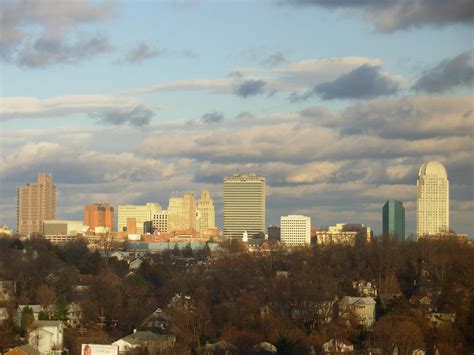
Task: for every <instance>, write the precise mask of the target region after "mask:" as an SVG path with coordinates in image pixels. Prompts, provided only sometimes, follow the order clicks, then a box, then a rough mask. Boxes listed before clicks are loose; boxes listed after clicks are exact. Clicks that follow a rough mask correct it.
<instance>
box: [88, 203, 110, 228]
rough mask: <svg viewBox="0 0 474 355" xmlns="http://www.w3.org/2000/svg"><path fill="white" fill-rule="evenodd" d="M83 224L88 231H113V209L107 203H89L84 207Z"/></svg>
mask: <svg viewBox="0 0 474 355" xmlns="http://www.w3.org/2000/svg"><path fill="white" fill-rule="evenodd" d="M84 224H85V225H86V226H89V228H90V229H92V230H95V229H96V228H101V227H102V228H104V229H105V230H108V231H109V232H112V231H113V230H114V208H113V207H112V206H109V204H107V203H91V204H89V205H86V206H85V207H84Z"/></svg>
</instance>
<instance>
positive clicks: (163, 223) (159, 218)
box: [153, 210, 168, 233]
mask: <svg viewBox="0 0 474 355" xmlns="http://www.w3.org/2000/svg"><path fill="white" fill-rule="evenodd" d="M153 228H154V229H158V230H159V231H160V232H162V233H166V232H168V210H163V211H161V212H160V213H156V214H155V215H153Z"/></svg>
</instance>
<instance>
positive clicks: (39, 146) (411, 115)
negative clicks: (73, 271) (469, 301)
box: [0, 0, 474, 236]
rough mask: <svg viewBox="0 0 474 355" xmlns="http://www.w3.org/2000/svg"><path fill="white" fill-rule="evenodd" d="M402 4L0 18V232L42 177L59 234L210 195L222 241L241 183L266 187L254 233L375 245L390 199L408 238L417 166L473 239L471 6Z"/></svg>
mask: <svg viewBox="0 0 474 355" xmlns="http://www.w3.org/2000/svg"><path fill="white" fill-rule="evenodd" d="M415 3H417V4H418V3H419V4H418V5H419V6H418V7H416V6H415V5H413V6H414V7H413V8H410V6H411V5H410V4H409V2H401V1H393V2H385V3H384V4H383V5H380V6H375V5H373V2H370V1H368V2H363V3H362V4H361V5H360V6H355V5H351V3H350V2H345V1H337V2H334V4H330V5H328V4H326V3H324V2H322V1H318V0H315V1H262V2H258V3H252V2H243V1H242V2H231V3H217V2H209V1H174V2H153V1H151V2H131V1H117V2H101V1H93V2H92V1H91V2H89V1H75V2H67V1H66V2H58V4H61V6H57V7H55V12H54V13H53V12H51V11H47V8H48V4H47V2H42V1H24V2H14V1H12V2H7V3H6V4H2V5H1V10H2V13H5V16H7V17H8V18H11V19H12V21H9V22H8V23H2V32H3V33H5V34H8V36H3V37H2V39H1V41H0V60H1V61H2V62H1V65H2V79H1V89H2V92H1V96H2V98H1V105H0V138H1V143H0V152H1V153H0V154H1V160H0V196H1V202H0V224H7V225H8V226H9V227H10V228H12V229H14V228H15V224H16V223H15V220H16V188H17V187H18V186H21V185H23V184H26V183H27V182H29V181H33V180H34V179H35V178H36V175H37V173H38V172H40V171H48V172H50V173H51V174H53V176H54V179H55V184H56V186H57V188H58V198H57V200H58V203H57V217H58V218H63V219H68V220H69V219H76V220H77V219H82V214H83V208H84V206H85V205H87V204H89V203H96V202H100V201H105V202H107V203H109V204H110V205H112V206H114V207H117V206H118V205H122V204H132V205H142V204H144V203H146V202H149V201H154V202H157V203H160V204H161V205H162V206H165V205H166V204H167V201H168V198H169V197H170V196H172V195H173V194H174V193H178V194H184V193H185V192H187V191H195V192H197V191H202V190H203V189H208V190H209V191H210V193H211V195H212V196H213V200H214V205H215V210H216V223H217V224H218V226H219V227H221V228H222V225H221V224H222V211H223V205H222V201H223V187H222V178H223V177H224V176H228V175H231V174H232V173H234V172H235V171H236V170H239V171H242V172H256V173H258V174H260V175H262V176H265V178H266V188H267V189H266V190H267V191H266V192H267V205H266V210H267V215H266V225H267V226H268V225H270V224H278V222H279V218H280V216H282V215H288V214H301V215H305V216H311V219H312V221H313V224H315V225H321V224H324V225H334V224H336V223H344V222H347V223H351V222H352V223H363V224H365V225H368V226H371V227H372V228H373V230H374V232H375V233H376V234H380V233H381V232H382V219H381V213H380V210H381V208H382V206H383V204H384V203H385V201H386V200H387V199H396V200H399V201H402V202H403V204H404V206H405V208H406V235H407V236H408V235H409V234H411V233H415V232H416V223H415V218H416V179H417V174H418V169H419V166H420V165H421V164H422V163H424V162H428V161H431V160H437V161H440V162H441V163H442V164H444V166H445V167H446V169H447V171H448V174H449V180H450V200H451V204H450V223H449V225H450V227H451V228H452V229H454V230H455V231H456V232H459V233H468V234H469V235H470V236H472V235H474V222H473V221H472V214H473V211H474V201H473V200H474V189H473V182H472V181H473V180H474V179H473V176H474V168H473V163H472V162H473V151H474V144H473V134H472V132H473V126H472V117H473V116H472V112H473V111H472V109H473V106H472V101H473V97H472V80H473V77H474V67H473V63H472V62H473V52H472V16H470V15H469V14H471V12H470V7H469V4H468V3H466V2H465V1H461V0H456V1H454V2H450V5H449V8H451V7H452V8H456V11H449V9H447V8H445V7H443V5H441V2H429V1H414V2H413V4H415ZM401 4H404V6H402V5H401ZM402 9H403V11H402ZM463 14H464V15H463ZM239 16H240V17H239ZM239 18H240V20H239ZM336 24H337V25H336ZM328 28H330V29H331V30H330V31H328ZM349 39H350V40H349ZM45 83H47V85H45Z"/></svg>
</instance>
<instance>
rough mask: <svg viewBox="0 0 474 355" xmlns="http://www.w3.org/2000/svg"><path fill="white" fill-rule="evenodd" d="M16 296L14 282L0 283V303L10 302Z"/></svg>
mask: <svg viewBox="0 0 474 355" xmlns="http://www.w3.org/2000/svg"><path fill="white" fill-rule="evenodd" d="M15 295H16V282H15V281H0V302H8V301H12V300H13V299H14V298H15Z"/></svg>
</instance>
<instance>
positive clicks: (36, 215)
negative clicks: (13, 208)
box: [16, 173, 56, 235]
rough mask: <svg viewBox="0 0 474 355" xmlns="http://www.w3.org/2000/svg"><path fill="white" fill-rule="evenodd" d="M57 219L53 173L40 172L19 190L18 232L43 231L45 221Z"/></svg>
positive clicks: (24, 233)
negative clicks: (33, 179)
mask: <svg viewBox="0 0 474 355" xmlns="http://www.w3.org/2000/svg"><path fill="white" fill-rule="evenodd" d="M51 219H56V186H55V185H54V183H53V177H52V175H51V174H45V173H39V174H38V179H37V181H36V182H30V183H28V184H27V185H26V186H24V187H19V188H18V191H17V220H16V229H17V232H18V233H20V234H23V235H31V234H32V233H42V232H43V221H45V220H51Z"/></svg>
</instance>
